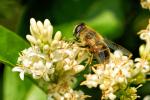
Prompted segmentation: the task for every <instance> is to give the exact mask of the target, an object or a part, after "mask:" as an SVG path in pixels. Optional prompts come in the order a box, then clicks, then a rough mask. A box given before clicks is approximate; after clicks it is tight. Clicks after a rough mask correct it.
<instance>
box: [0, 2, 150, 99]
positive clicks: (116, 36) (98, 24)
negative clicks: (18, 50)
mask: <svg viewBox="0 0 150 100" xmlns="http://www.w3.org/2000/svg"><path fill="white" fill-rule="evenodd" d="M31 17H33V18H35V19H36V20H41V21H44V19H46V18H47V19H50V21H51V23H52V25H53V26H54V31H55V32H56V31H57V30H60V31H61V32H62V33H63V38H64V39H66V40H70V39H72V38H73V36H72V34H73V29H74V26H75V25H76V24H79V23H81V22H85V23H86V24H87V25H89V26H90V27H92V28H94V29H95V30H96V31H97V32H99V33H101V34H102V35H103V36H104V37H106V38H108V39H110V40H112V41H114V42H116V43H118V44H120V45H122V46H124V47H125V48H127V49H128V50H130V51H131V52H132V53H133V58H135V57H138V56H139V54H138V48H139V46H140V44H141V43H143V41H141V40H140V39H139V37H138V36H137V32H138V31H139V30H141V29H144V28H145V27H146V26H147V24H148V19H149V17H150V12H149V10H145V9H142V8H141V5H140V0H0V24H1V25H3V26H4V27H6V28H8V29H10V30H12V31H14V32H16V33H17V34H18V35H20V36H21V37H22V38H25V35H26V34H30V32H29V20H30V18H31ZM0 80H1V81H0V100H44V99H46V95H45V94H44V93H43V92H42V91H41V90H40V89H38V88H37V87H36V86H34V85H32V83H31V82H30V80H28V79H27V78H26V79H25V81H21V80H20V79H19V77H18V74H16V73H12V72H11V68H9V67H7V66H5V67H4V65H3V64H0ZM149 84H150V83H148V82H147V83H146V84H145V85H144V87H142V88H140V89H139V91H138V93H139V95H140V96H141V97H142V98H143V97H144V96H145V95H148V94H150V85H149ZM141 91H142V92H141ZM93 95H94V94H93ZM93 100H96V98H93Z"/></svg>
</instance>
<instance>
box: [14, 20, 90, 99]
mask: <svg viewBox="0 0 150 100" xmlns="http://www.w3.org/2000/svg"><path fill="white" fill-rule="evenodd" d="M30 32H31V35H27V36H26V38H27V40H28V41H29V42H30V44H31V47H29V48H27V49H24V50H23V51H22V52H21V53H20V55H19V57H18V61H17V66H16V67H14V68H13V69H12V71H16V72H19V73H20V78H21V79H22V80H24V75H25V74H28V75H30V76H32V78H33V79H35V80H36V79H38V80H39V81H44V83H47V84H49V85H48V86H47V87H48V88H47V90H48V91H49V92H48V94H49V98H48V99H50V100H84V99H85V98H86V97H87V96H85V95H84V94H83V92H81V91H74V90H73V89H71V86H70V85H71V84H72V83H73V81H72V80H75V75H76V74H77V73H79V72H81V71H82V70H84V69H85V66H83V65H80V63H81V62H82V61H84V60H86V59H87V58H88V56H87V55H88V53H87V51H86V50H85V49H82V48H80V47H79V46H78V45H76V44H72V43H69V42H65V41H63V40H61V37H62V34H61V32H60V31H57V32H56V34H55V35H54V38H52V36H53V26H52V25H51V23H50V21H49V20H48V19H46V20H45V21H44V24H43V23H42V22H41V21H37V22H36V21H35V19H33V18H31V20H30ZM56 83H57V84H56ZM39 84H41V83H40V82H39ZM62 85H63V86H62ZM43 87H45V86H43ZM62 87H63V88H62ZM49 89H50V90H49Z"/></svg>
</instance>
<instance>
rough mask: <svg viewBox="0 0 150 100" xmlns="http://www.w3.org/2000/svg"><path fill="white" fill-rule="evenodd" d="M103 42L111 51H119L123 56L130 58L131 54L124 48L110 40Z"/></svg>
mask: <svg viewBox="0 0 150 100" xmlns="http://www.w3.org/2000/svg"><path fill="white" fill-rule="evenodd" d="M104 42H105V43H106V44H107V46H108V47H109V48H111V49H113V50H121V51H122V52H123V54H124V55H126V56H128V57H129V58H130V57H132V53H131V52H130V51H128V50H127V49H126V48H124V47H122V46H121V45H119V44H116V43H114V42H112V41H111V40H108V39H104Z"/></svg>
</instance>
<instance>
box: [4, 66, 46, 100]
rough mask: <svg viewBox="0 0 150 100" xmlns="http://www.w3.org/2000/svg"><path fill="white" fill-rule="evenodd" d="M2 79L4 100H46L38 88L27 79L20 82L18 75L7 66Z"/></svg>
mask: <svg viewBox="0 0 150 100" xmlns="http://www.w3.org/2000/svg"><path fill="white" fill-rule="evenodd" d="M3 79H4V86H3V97H4V100H46V94H45V93H44V92H43V91H42V90H41V89H40V88H38V87H37V86H35V85H34V84H32V82H31V80H29V79H28V78H25V80H24V81H22V80H20V78H19V75H18V73H13V72H12V71H11V68H10V67H8V66H6V67H5V71H4V78H3Z"/></svg>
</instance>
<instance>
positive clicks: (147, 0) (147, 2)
mask: <svg viewBox="0 0 150 100" xmlns="http://www.w3.org/2000/svg"><path fill="white" fill-rule="evenodd" d="M141 5H142V7H143V8H145V9H150V0H141Z"/></svg>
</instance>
